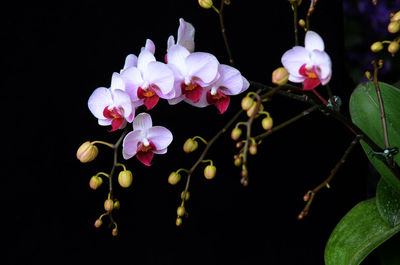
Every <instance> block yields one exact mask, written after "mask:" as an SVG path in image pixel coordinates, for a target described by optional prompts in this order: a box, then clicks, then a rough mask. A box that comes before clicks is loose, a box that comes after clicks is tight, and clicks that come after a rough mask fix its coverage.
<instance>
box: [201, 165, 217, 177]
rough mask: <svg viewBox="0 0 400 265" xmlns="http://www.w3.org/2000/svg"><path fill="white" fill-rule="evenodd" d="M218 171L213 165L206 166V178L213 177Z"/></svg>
mask: <svg viewBox="0 0 400 265" xmlns="http://www.w3.org/2000/svg"><path fill="white" fill-rule="evenodd" d="M216 173H217V168H216V167H215V166H213V165H208V166H206V167H205V168H204V177H206V179H213V178H214V177H215V174H216Z"/></svg>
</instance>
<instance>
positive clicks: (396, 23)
mask: <svg viewBox="0 0 400 265" xmlns="http://www.w3.org/2000/svg"><path fill="white" fill-rule="evenodd" d="M388 31H389V32H390V33H392V34H396V33H398V32H399V31H400V11H397V12H396V13H392V14H391V18H390V23H389V24H388ZM399 42H400V37H399V36H398V37H396V38H395V39H394V40H391V41H389V40H384V41H376V42H374V43H373V44H372V45H371V47H370V49H371V51H372V52H374V53H377V52H380V51H382V50H383V48H384V44H388V46H387V51H388V52H389V53H390V54H391V55H392V56H394V55H395V54H396V53H397V52H398V51H399V49H400V44H399Z"/></svg>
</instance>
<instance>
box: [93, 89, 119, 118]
mask: <svg viewBox="0 0 400 265" xmlns="http://www.w3.org/2000/svg"><path fill="white" fill-rule="evenodd" d="M112 104H113V100H112V96H111V93H110V90H109V89H107V88H105V87H99V88H97V89H96V90H95V91H93V93H92V95H91V96H90V97H89V100H88V107H89V110H90V111H91V112H92V114H93V115H94V116H95V117H96V118H98V119H104V116H103V111H104V109H105V108H106V107H108V106H110V105H112Z"/></svg>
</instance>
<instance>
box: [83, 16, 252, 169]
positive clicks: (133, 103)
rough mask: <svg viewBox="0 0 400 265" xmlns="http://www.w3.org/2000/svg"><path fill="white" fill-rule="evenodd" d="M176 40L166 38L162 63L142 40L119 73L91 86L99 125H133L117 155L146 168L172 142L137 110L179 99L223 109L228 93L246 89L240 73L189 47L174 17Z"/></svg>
mask: <svg viewBox="0 0 400 265" xmlns="http://www.w3.org/2000/svg"><path fill="white" fill-rule="evenodd" d="M179 23H180V25H179V28H178V34H177V40H176V41H175V38H174V37H173V36H170V37H169V38H168V41H167V54H166V55H165V58H164V61H165V62H161V61H157V60H156V58H155V55H154V53H155V45H154V43H153V42H152V41H151V40H150V39H148V40H147V41H146V44H145V46H144V47H142V48H141V51H140V53H139V55H138V56H136V55H134V54H129V55H128V56H127V57H126V59H125V64H124V66H123V68H122V69H121V70H120V72H119V73H113V75H112V78H111V85H110V87H109V88H106V87H99V88H97V89H96V90H95V91H94V92H93V93H92V95H91V96H90V98H89V101H88V106H89V109H90V111H91V112H92V114H93V115H94V116H95V117H96V118H97V119H98V123H99V125H102V126H111V129H110V131H116V130H118V129H122V128H124V127H125V126H126V124H127V123H133V131H132V132H131V133H129V134H128V135H127V136H126V138H125V139H124V144H123V156H124V158H125V159H129V158H131V157H133V156H135V155H136V157H137V158H138V159H139V160H140V161H141V162H142V163H143V164H145V165H147V166H149V165H150V164H151V160H152V158H153V154H154V153H156V154H163V153H165V152H166V150H167V146H168V145H169V144H170V143H171V141H172V134H171V132H170V131H169V130H168V129H166V128H164V127H161V126H156V127H152V120H151V117H150V115H149V114H147V113H140V114H137V113H136V111H137V108H138V107H140V106H142V105H144V106H145V107H146V110H147V111H149V110H151V109H153V108H154V107H155V106H156V105H157V103H158V102H159V100H160V98H161V99H165V100H167V101H168V102H169V104H171V105H174V104H177V103H179V102H181V101H185V102H187V103H189V104H191V105H193V106H196V107H205V106H208V105H215V106H216V107H217V109H218V110H219V112H220V113H221V114H222V113H224V112H225V111H226V110H227V108H228V106H229V102H230V96H232V95H236V94H239V93H241V92H243V91H245V90H246V89H247V88H248V87H249V82H248V81H247V80H246V79H245V78H244V77H243V76H242V75H241V73H240V72H239V71H238V70H237V69H235V68H233V67H231V66H228V65H224V64H220V63H219V62H218V60H217V58H216V57H215V56H214V55H212V54H210V53H206V52H195V51H194V46H195V43H194V33H195V29H194V27H193V25H191V24H190V23H188V22H185V21H184V20H183V19H182V18H181V19H180V20H179Z"/></svg>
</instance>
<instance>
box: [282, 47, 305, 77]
mask: <svg viewBox="0 0 400 265" xmlns="http://www.w3.org/2000/svg"><path fill="white" fill-rule="evenodd" d="M281 61H282V65H283V66H284V67H285V68H286V70H288V72H289V74H290V76H295V77H301V75H300V73H299V70H300V67H301V66H302V65H303V64H309V63H311V53H310V52H309V51H308V50H306V49H305V48H304V47H301V46H295V47H293V48H292V49H290V50H288V51H286V52H285V53H284V54H283V56H282V59H281Z"/></svg>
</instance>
